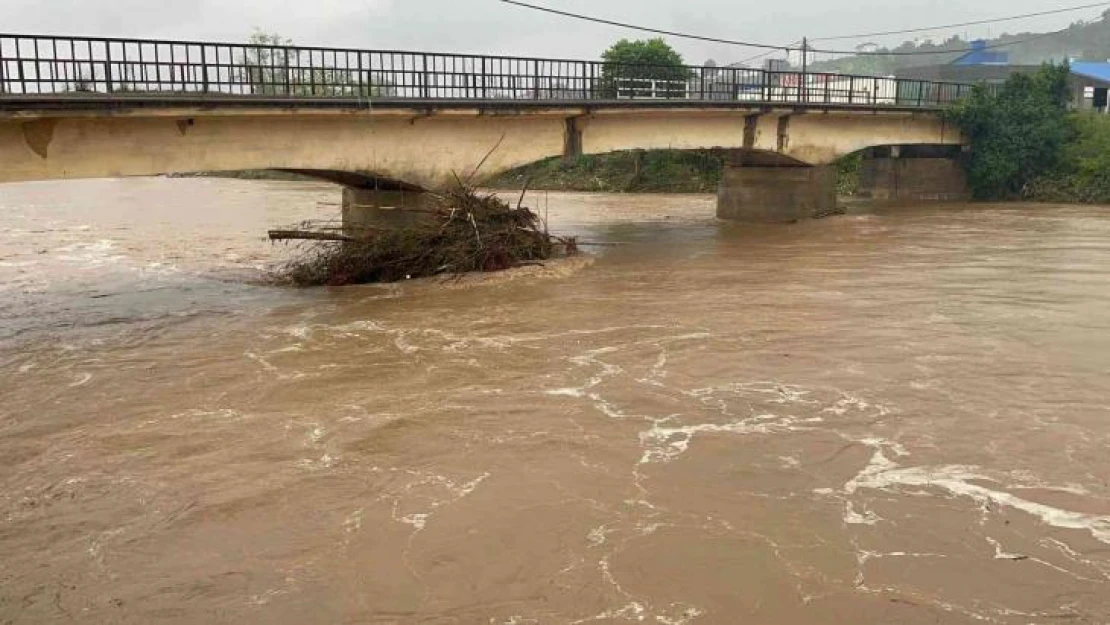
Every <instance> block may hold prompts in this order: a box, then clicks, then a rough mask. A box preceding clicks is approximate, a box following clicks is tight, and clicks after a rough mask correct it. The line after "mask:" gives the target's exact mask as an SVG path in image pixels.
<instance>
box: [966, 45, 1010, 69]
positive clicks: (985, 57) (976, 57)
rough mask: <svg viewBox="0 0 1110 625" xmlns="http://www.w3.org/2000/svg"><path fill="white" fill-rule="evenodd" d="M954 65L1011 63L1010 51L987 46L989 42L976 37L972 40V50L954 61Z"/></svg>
mask: <svg viewBox="0 0 1110 625" xmlns="http://www.w3.org/2000/svg"><path fill="white" fill-rule="evenodd" d="M952 64H953V65H1009V64H1010V53H1009V52H1005V51H1002V50H992V49H989V48H987V42H986V41H985V40H983V39H976V40H975V41H972V42H971V50H970V51H968V52H967V53H965V54H964V55H963V56H961V57H960V58H958V59H956V60H955V61H952Z"/></svg>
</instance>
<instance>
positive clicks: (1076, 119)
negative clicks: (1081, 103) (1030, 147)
mask: <svg viewBox="0 0 1110 625" xmlns="http://www.w3.org/2000/svg"><path fill="white" fill-rule="evenodd" d="M1068 122H1069V124H1070V126H1071V129H1072V140H1071V141H1070V142H1069V143H1068V144H1067V145H1066V146H1064V150H1063V153H1062V155H1061V159H1060V162H1059V163H1058V165H1057V166H1056V168H1055V169H1053V170H1052V171H1050V172H1047V173H1045V174H1043V175H1041V176H1039V177H1038V178H1037V179H1036V180H1034V181H1032V182H1031V183H1030V184H1029V185H1028V187H1027V188H1026V194H1025V195H1026V197H1027V198H1028V199H1032V200H1038V201H1044V202H1081V203H1096V204H1110V116H1106V115H1097V114H1095V113H1080V114H1074V115H1072V116H1070V117H1069V118H1068Z"/></svg>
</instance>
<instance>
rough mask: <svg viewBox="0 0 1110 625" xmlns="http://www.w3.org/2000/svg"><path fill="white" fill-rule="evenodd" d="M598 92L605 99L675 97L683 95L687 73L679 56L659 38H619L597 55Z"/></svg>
mask: <svg viewBox="0 0 1110 625" xmlns="http://www.w3.org/2000/svg"><path fill="white" fill-rule="evenodd" d="M601 60H602V61H604V63H605V65H604V67H603V69H602V76H601V79H602V90H603V92H604V93H605V95H606V96H608V97H633V96H635V97H676V96H680V95H682V94H683V93H685V90H686V81H687V79H688V78H689V71H688V70H687V69H686V67H684V64H683V60H682V55H681V54H679V53H678V52H677V51H676V50H675V49H674V48H672V47H671V46H670V45H668V44H667V42H665V41H663V39H662V38H661V37H656V38H655V39H643V40H639V41H629V40H628V39H621V40H620V41H618V42H617V43H615V44H613V45H612V46H611V47H610V48H609V49H608V50H606V51H605V52H604V53H603V54H602V55H601Z"/></svg>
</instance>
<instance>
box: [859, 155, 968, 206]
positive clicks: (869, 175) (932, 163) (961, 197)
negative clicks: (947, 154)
mask: <svg viewBox="0 0 1110 625" xmlns="http://www.w3.org/2000/svg"><path fill="white" fill-rule="evenodd" d="M859 192H860V195H863V196H865V197H870V198H872V199H874V200H879V201H884V202H893V203H898V202H961V201H966V200H968V198H970V197H971V191H970V189H969V188H968V185H967V174H966V173H965V172H964V169H963V167H961V166H960V163H959V162H958V161H957V160H956V159H954V158H886V157H875V158H864V159H863V168H862V169H861V170H860V185H859Z"/></svg>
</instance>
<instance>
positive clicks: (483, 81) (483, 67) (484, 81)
mask: <svg viewBox="0 0 1110 625" xmlns="http://www.w3.org/2000/svg"><path fill="white" fill-rule="evenodd" d="M487 71H488V70H486V57H484V56H483V57H482V99H483V100H487V99H489V92H488V91H487V89H486V82H487V81H486V76H487V75H488V74H487Z"/></svg>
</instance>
